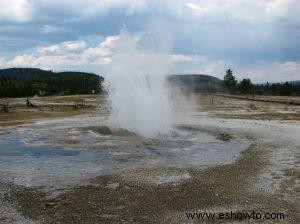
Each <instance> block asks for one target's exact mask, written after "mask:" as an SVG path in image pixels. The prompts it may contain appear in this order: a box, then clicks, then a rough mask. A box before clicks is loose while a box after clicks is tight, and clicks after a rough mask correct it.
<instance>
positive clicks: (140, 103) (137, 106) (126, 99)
mask: <svg viewBox="0 0 300 224" xmlns="http://www.w3.org/2000/svg"><path fill="white" fill-rule="evenodd" d="M143 38H144V37H143V36H135V35H130V34H128V33H127V32H122V33H121V35H119V36H116V37H115V39H113V40H112V43H111V44H112V45H113V56H112V59H111V63H109V65H108V66H107V73H108V75H107V77H106V86H107V89H108V92H109V103H110V108H111V111H110V116H109V122H110V125H111V126H112V127H113V128H114V127H115V128H124V129H127V130H129V131H132V132H135V133H137V134H139V135H142V136H145V137H154V136H157V135H159V134H167V133H168V131H169V130H170V128H171V108H170V102H169V92H168V86H167V80H166V78H167V76H166V75H167V74H168V73H169V72H168V67H169V66H168V55H169V54H168V53H167V52H166V50H165V49H164V47H157V46H155V48H154V47H153V46H150V47H149V45H147V47H146V46H145V40H144V39H143ZM147 44H148V43H147ZM150 45H153V44H150Z"/></svg>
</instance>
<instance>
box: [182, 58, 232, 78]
mask: <svg viewBox="0 0 300 224" xmlns="http://www.w3.org/2000/svg"><path fill="white" fill-rule="evenodd" d="M227 64H228V63H227V62H226V61H224V60H219V61H216V62H211V63H209V62H208V63H207V64H206V65H204V66H202V68H199V69H188V70H185V71H184V73H186V74H205V75H212V76H216V77H218V78H221V79H222V78H223V76H224V72H225V70H226V69H228V68H227Z"/></svg>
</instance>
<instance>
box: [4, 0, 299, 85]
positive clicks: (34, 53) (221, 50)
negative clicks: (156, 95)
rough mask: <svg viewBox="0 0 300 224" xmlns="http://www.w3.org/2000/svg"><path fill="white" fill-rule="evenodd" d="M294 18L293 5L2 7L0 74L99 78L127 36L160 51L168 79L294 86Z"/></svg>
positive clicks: (84, 0) (161, 0) (120, 1)
mask: <svg viewBox="0 0 300 224" xmlns="http://www.w3.org/2000/svg"><path fill="white" fill-rule="evenodd" d="M299 12H300V1H299V0H1V1H0V68H8V67H38V68H42V69H47V70H54V71H69V70H75V71H86V72H94V73H96V74H100V75H101V74H104V73H105V69H104V67H105V66H109V64H110V63H111V58H112V57H113V55H114V54H115V53H116V52H115V46H119V42H120V41H122V35H124V32H126V33H129V34H130V35H131V36H134V37H139V38H140V39H143V44H144V45H151V47H152V48H156V45H158V46H159V47H158V48H157V49H158V50H161V49H162V46H163V52H164V55H165V57H166V59H167V61H168V63H169V65H170V73H172V74H183V73H184V74H195V73H197V74H198V73H200V74H207V75H213V76H216V77H219V78H223V76H224V74H225V70H226V69H228V68H231V69H232V70H233V71H234V74H235V76H236V77H237V79H238V80H241V79H243V78H250V79H251V80H252V81H253V82H255V83H259V82H266V81H271V82H281V81H290V80H300V41H299V40H300V13H299ZM146 50H147V49H145V51H146Z"/></svg>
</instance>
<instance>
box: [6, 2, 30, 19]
mask: <svg viewBox="0 0 300 224" xmlns="http://www.w3.org/2000/svg"><path fill="white" fill-rule="evenodd" d="M33 11H34V4H33V1H31V0H1V1H0V21H1V20H7V21H13V22H27V21H29V20H30V19H31V17H32V13H33Z"/></svg>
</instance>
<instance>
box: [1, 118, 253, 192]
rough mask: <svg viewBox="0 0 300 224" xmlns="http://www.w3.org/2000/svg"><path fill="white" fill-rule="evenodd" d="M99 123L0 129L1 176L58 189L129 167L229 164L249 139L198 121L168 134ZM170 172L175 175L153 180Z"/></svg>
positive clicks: (64, 122)
mask: <svg viewBox="0 0 300 224" xmlns="http://www.w3.org/2000/svg"><path fill="white" fill-rule="evenodd" d="M97 123H99V124H100V126H94V125H93V126H92V124H95V118H80V119H78V118H70V119H57V120H54V121H51V122H48V123H47V122H44V123H40V124H36V125H31V126H25V127H22V128H18V129H14V130H11V131H10V132H9V133H7V134H4V135H2V136H1V140H0V158H1V163H0V169H1V171H2V172H1V174H0V180H1V181H9V182H13V183H15V184H19V185H25V186H28V187H42V188H43V189H46V190H47V191H57V190H59V189H64V188H66V187H69V186H74V185H76V184H84V183H87V181H88V179H89V178H91V177H95V176H99V175H104V174H109V173H114V172H120V171H122V170H127V169H140V168H143V169H144V168H147V169H151V168H164V167H167V168H168V167H174V168H187V167H196V168H198V169H204V168H206V167H209V166H215V165H221V164H228V163H232V162H234V161H235V160H236V159H237V158H238V156H239V153H240V152H241V151H243V150H245V149H247V148H248V146H249V144H250V143H249V141H248V140H247V139H246V138H244V137H241V136H230V137H229V138H228V137H226V136H225V138H223V137H224V136H223V137H222V136H221V137H220V135H219V133H211V132H209V131H207V130H202V129H200V128H199V127H198V126H196V125H177V126H175V127H174V128H173V129H172V132H171V134H170V135H168V136H161V137H160V138H145V137H141V136H139V135H135V134H132V133H131V132H126V131H124V130H123V131H115V132H112V133H103V126H104V125H106V123H105V121H104V120H103V119H99V120H97ZM101 124H102V127H101ZM49 130H51V131H49ZM168 178H169V179H170V180H173V181H174V179H175V180H176V178H178V177H177V176H176V177H175V176H174V177H172V176H170V175H169V176H168V177H163V179H164V180H156V181H158V183H163V182H164V181H165V180H168ZM184 178H186V177H185V176H184ZM167 182H168V181H167Z"/></svg>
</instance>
